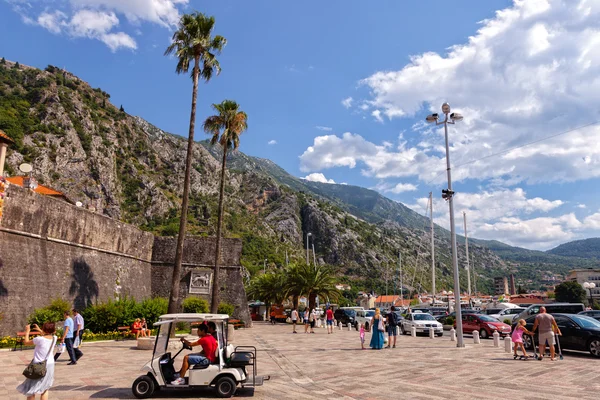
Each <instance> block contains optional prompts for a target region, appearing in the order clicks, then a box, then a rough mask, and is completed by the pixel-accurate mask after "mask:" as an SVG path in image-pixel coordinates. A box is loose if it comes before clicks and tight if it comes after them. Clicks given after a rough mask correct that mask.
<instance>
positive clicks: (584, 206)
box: [577, 204, 587, 208]
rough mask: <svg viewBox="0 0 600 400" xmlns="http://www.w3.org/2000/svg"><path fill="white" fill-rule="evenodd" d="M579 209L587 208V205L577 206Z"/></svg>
mask: <svg viewBox="0 0 600 400" xmlns="http://www.w3.org/2000/svg"><path fill="white" fill-rule="evenodd" d="M577 208H587V206H586V205H585V204H577Z"/></svg>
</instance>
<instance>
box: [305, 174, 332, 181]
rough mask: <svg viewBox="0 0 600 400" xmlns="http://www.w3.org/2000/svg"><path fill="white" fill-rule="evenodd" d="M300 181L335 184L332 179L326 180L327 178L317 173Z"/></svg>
mask: <svg viewBox="0 0 600 400" xmlns="http://www.w3.org/2000/svg"><path fill="white" fill-rule="evenodd" d="M302 179H306V180H307V181H311V182H321V183H335V181H334V180H333V179H327V178H325V175H323V174H321V173H319V172H315V173H313V174H310V175H307V176H305V177H304V178H302Z"/></svg>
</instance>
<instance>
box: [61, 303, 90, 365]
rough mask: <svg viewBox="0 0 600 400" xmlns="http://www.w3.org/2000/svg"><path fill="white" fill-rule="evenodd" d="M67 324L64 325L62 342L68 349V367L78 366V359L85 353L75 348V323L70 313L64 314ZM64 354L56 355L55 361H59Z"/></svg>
mask: <svg viewBox="0 0 600 400" xmlns="http://www.w3.org/2000/svg"><path fill="white" fill-rule="evenodd" d="M64 318H65V322H64V323H63V336H62V339H61V340H60V342H61V343H63V344H64V345H65V347H66V350H67V354H69V359H70V360H71V362H69V363H68V364H67V365H76V364H77V359H78V358H79V357H81V356H82V355H83V353H82V352H81V351H80V350H79V349H75V348H73V341H74V336H75V335H74V328H75V327H74V322H73V319H72V318H71V316H70V315H69V312H68V311H65V313H64ZM61 354H62V353H56V355H55V356H54V361H56V360H58V358H59V357H60V355H61Z"/></svg>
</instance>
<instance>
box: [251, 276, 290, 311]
mask: <svg viewBox="0 0 600 400" xmlns="http://www.w3.org/2000/svg"><path fill="white" fill-rule="evenodd" d="M286 286H287V280H286V277H285V275H284V274H283V273H281V272H269V273H267V274H262V275H259V276H257V277H255V278H254V279H252V281H251V282H250V285H248V289H247V290H246V294H247V295H248V298H249V299H252V300H262V301H264V302H265V304H266V305H267V306H270V305H271V304H281V303H283V301H284V300H285V299H286V298H287V296H288V289H287V287H286ZM268 308H269V307H267V309H268Z"/></svg>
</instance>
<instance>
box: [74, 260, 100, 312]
mask: <svg viewBox="0 0 600 400" xmlns="http://www.w3.org/2000/svg"><path fill="white" fill-rule="evenodd" d="M72 277H73V281H72V282H71V287H70V288H69V294H70V295H71V296H75V300H74V301H73V305H74V306H75V308H77V309H78V310H83V309H84V308H86V307H88V306H90V305H92V299H96V298H97V297H98V283H97V282H96V281H95V280H94V273H93V272H92V270H91V268H90V266H89V264H88V263H87V262H86V261H85V260H84V259H83V258H78V259H75V260H73V273H72Z"/></svg>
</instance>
